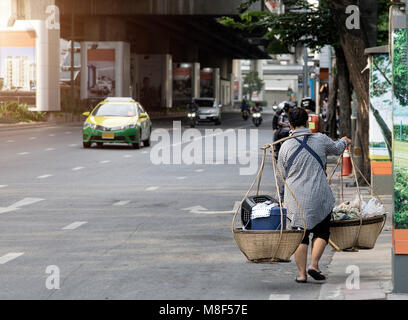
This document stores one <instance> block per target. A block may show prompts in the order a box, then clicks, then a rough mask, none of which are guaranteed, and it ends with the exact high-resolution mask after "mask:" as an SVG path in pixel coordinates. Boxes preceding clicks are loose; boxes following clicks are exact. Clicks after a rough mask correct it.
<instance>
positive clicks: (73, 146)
mask: <svg viewBox="0 0 408 320" xmlns="http://www.w3.org/2000/svg"><path fill="white" fill-rule="evenodd" d="M69 147H71V148H75V147H78V145H77V144H75V143H73V144H70V145H69Z"/></svg>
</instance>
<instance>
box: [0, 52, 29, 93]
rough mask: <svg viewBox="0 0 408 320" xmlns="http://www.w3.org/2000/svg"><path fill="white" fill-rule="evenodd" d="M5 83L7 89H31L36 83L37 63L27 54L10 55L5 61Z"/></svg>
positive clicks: (4, 86)
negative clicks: (31, 60)
mask: <svg viewBox="0 0 408 320" xmlns="http://www.w3.org/2000/svg"><path fill="white" fill-rule="evenodd" d="M4 68H5V70H4V85H3V88H4V89H6V90H15V89H19V90H24V91H30V90H31V88H32V87H33V86H34V84H35V80H36V70H35V69H36V68H35V63H32V62H30V60H29V58H28V57H26V56H14V57H12V56H8V57H7V58H5V61H4Z"/></svg>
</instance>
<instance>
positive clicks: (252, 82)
mask: <svg viewBox="0 0 408 320" xmlns="http://www.w3.org/2000/svg"><path fill="white" fill-rule="evenodd" d="M263 87H264V82H263V81H262V79H261V78H259V75H258V72H257V71H250V72H249V73H248V74H247V75H246V76H245V77H244V86H243V93H244V95H249V100H252V94H253V93H254V92H258V93H260V92H261V91H262V89H263Z"/></svg>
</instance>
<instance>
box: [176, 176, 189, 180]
mask: <svg viewBox="0 0 408 320" xmlns="http://www.w3.org/2000/svg"><path fill="white" fill-rule="evenodd" d="M186 179H187V177H177V180H186Z"/></svg>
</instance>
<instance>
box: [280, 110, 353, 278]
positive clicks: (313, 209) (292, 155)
mask: <svg viewBox="0 0 408 320" xmlns="http://www.w3.org/2000/svg"><path fill="white" fill-rule="evenodd" d="M289 122H290V128H291V130H292V131H293V135H298V134H309V135H305V136H302V137H299V138H294V139H290V140H287V141H285V142H284V143H283V144H282V146H281V149H280V151H279V157H278V168H279V170H280V171H281V172H282V174H283V175H284V176H285V180H286V183H287V185H288V186H289V188H290V189H291V190H292V191H293V193H294V195H295V196H296V199H297V201H298V203H299V206H300V207H301V208H302V211H303V215H304V218H305V220H306V234H305V237H304V239H303V240H302V243H301V244H300V245H299V247H298V249H297V250H296V252H295V261H296V265H297V267H298V274H297V277H296V280H295V281H296V282H299V283H305V282H307V274H309V275H310V276H311V277H312V278H314V279H315V280H325V279H326V277H325V276H324V275H323V274H322V272H321V271H320V269H319V260H320V258H321V257H322V255H323V252H324V249H325V248H326V246H327V243H328V241H329V236H330V219H331V212H332V210H333V208H334V204H335V198H334V196H333V193H332V190H331V188H330V186H329V184H328V182H327V179H326V171H325V167H326V163H327V155H328V154H336V155H340V154H342V153H343V152H344V150H345V149H346V147H347V145H348V144H349V143H351V141H350V139H349V138H347V137H343V138H342V139H340V140H338V141H336V142H335V141H333V140H332V139H330V138H329V137H328V136H326V135H324V134H321V133H316V134H312V132H311V130H310V129H309V123H308V114H307V112H306V111H305V110H304V109H302V108H295V109H293V110H292V111H291V112H290V113H289ZM278 183H279V192H280V196H281V199H283V200H282V202H284V204H285V207H286V208H287V211H288V215H290V216H291V217H292V229H295V230H303V228H304V225H303V219H302V217H301V214H300V212H299V208H298V206H297V204H296V200H295V199H294V198H293V197H292V195H291V193H290V191H289V190H288V188H285V185H284V182H283V181H282V179H280V178H278ZM311 233H312V234H313V239H312V255H311V261H310V264H309V266H308V268H307V269H306V264H307V253H308V247H309V236H310V234H311Z"/></svg>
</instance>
